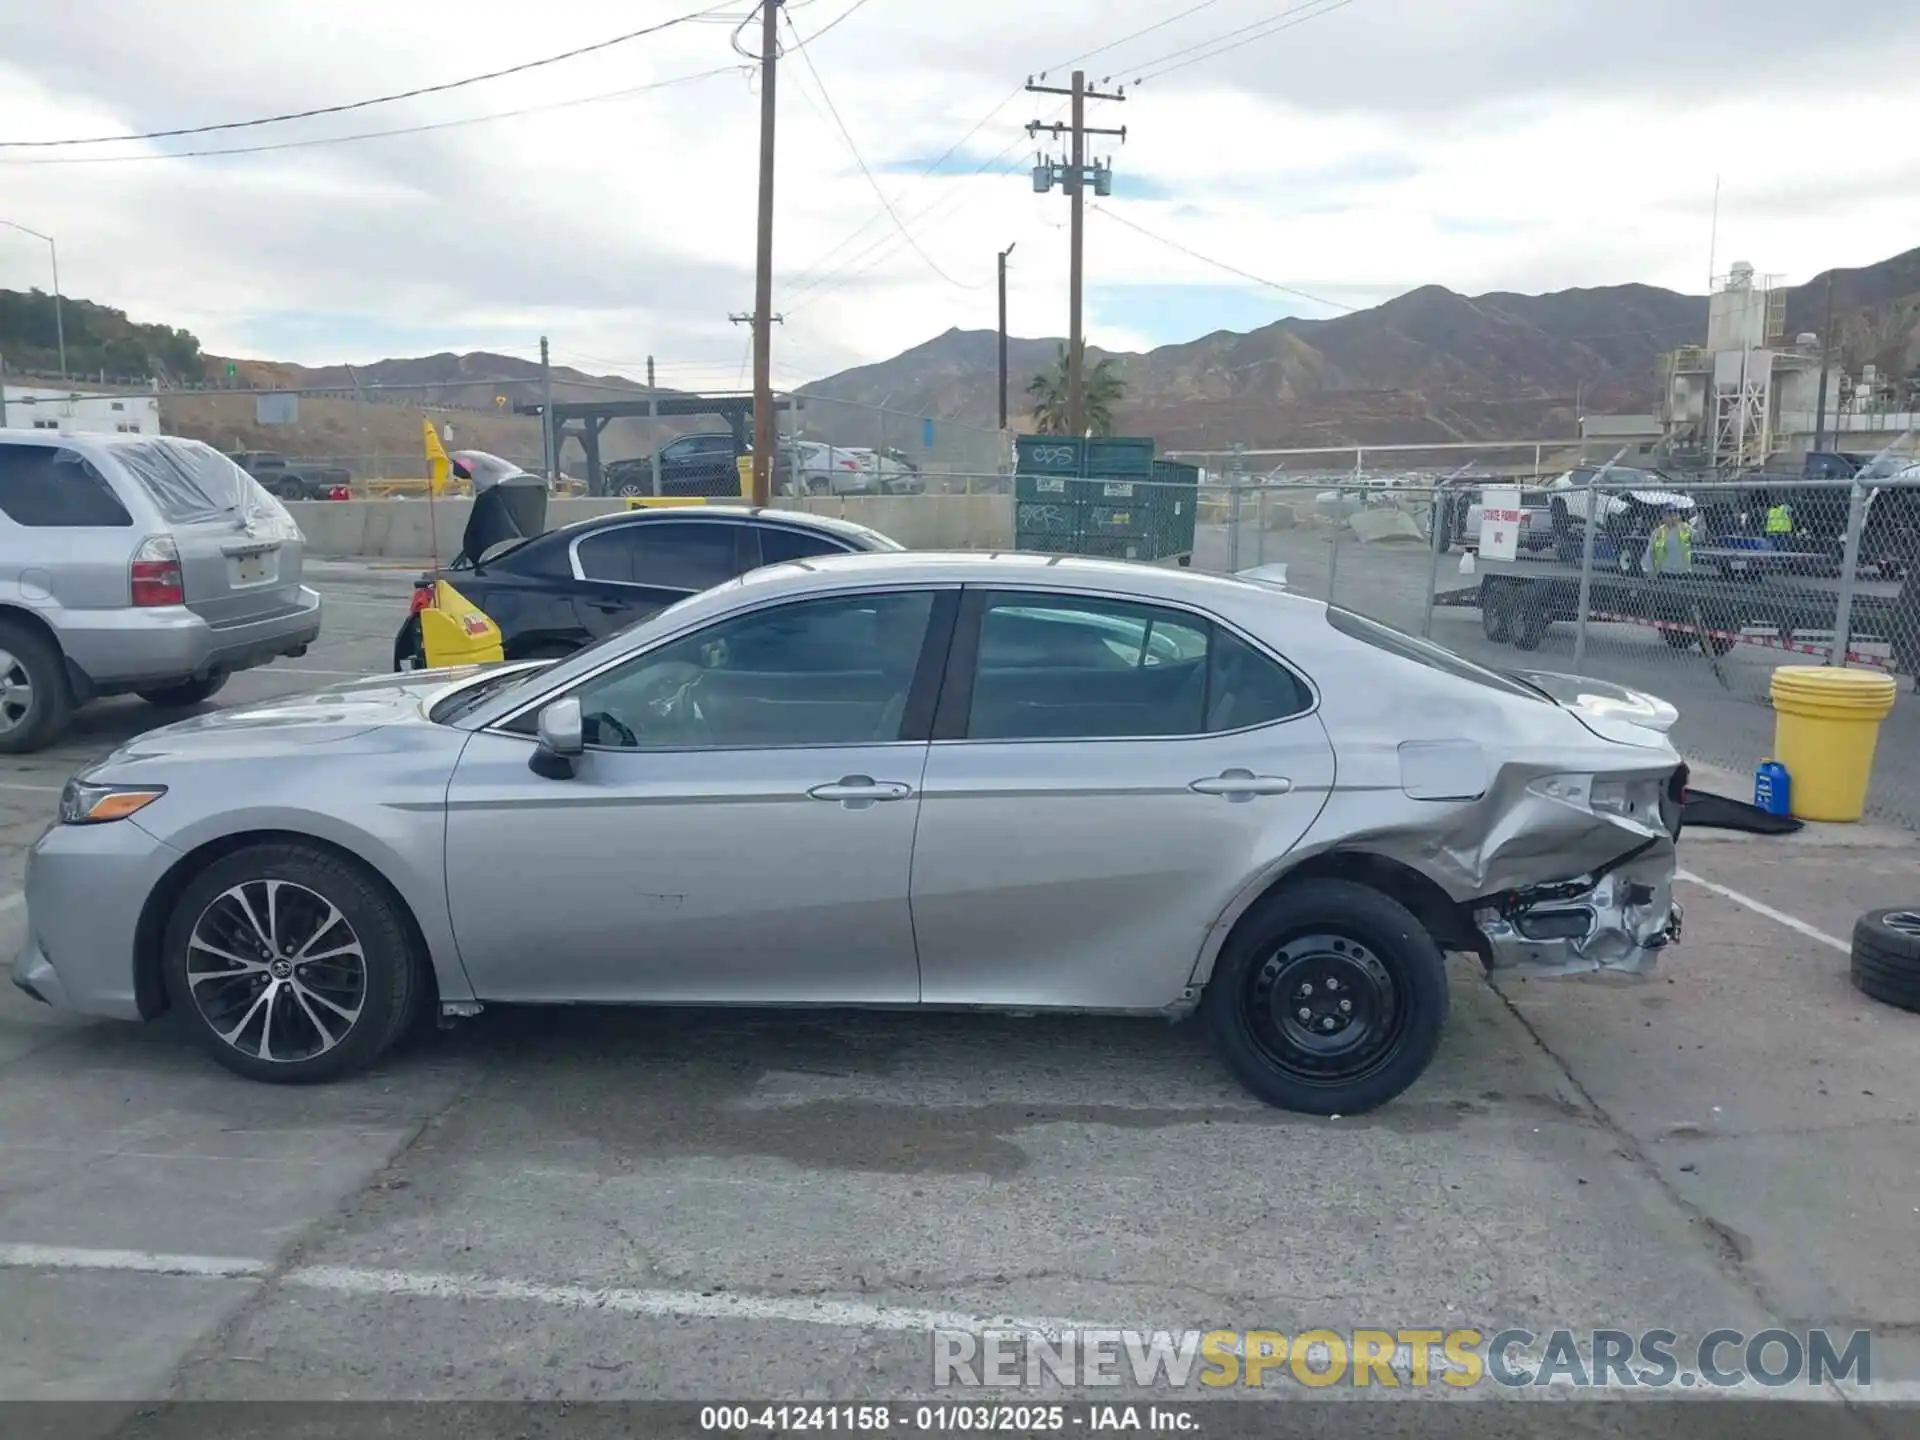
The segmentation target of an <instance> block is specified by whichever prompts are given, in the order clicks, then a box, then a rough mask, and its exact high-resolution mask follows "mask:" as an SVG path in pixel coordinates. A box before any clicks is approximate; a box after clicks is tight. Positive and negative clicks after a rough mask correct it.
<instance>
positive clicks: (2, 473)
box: [0, 445, 133, 529]
mask: <svg viewBox="0 0 1920 1440" xmlns="http://www.w3.org/2000/svg"><path fill="white" fill-rule="evenodd" d="M0 511H3V512H5V514H6V516H7V518H8V519H9V520H11V521H13V523H14V524H16V525H26V526H30V527H32V528H34V529H70V528H75V527H86V526H96V525H99V526H105V525H110V526H115V527H122V526H128V525H131V524H133V517H132V516H131V515H129V514H128V513H127V509H126V506H124V505H122V504H121V503H120V501H119V499H118V497H116V496H115V495H114V493H113V490H112V488H111V487H110V486H109V485H108V484H107V482H106V480H105V478H104V477H102V476H101V474H100V472H99V471H97V470H95V469H94V468H93V466H91V465H89V464H88V463H87V462H86V460H85V459H83V458H82V457H81V456H79V455H77V454H76V453H74V452H73V451H71V450H63V449H60V448H58V447H56V446H52V445H0Z"/></svg>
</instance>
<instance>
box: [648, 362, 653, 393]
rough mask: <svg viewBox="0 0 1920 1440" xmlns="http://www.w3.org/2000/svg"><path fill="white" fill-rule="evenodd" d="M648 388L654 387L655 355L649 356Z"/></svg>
mask: <svg viewBox="0 0 1920 1440" xmlns="http://www.w3.org/2000/svg"><path fill="white" fill-rule="evenodd" d="M647 389H649V390H651V389H653V357H652V356H651V355H649V356H647Z"/></svg>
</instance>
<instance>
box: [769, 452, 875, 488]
mask: <svg viewBox="0 0 1920 1440" xmlns="http://www.w3.org/2000/svg"><path fill="white" fill-rule="evenodd" d="M787 449H788V450H789V451H790V452H791V453H792V455H793V471H792V477H791V478H790V479H789V480H788V481H787V487H786V488H787V490H788V492H789V493H791V494H795V495H802V494H804V495H870V494H873V493H874V492H875V491H877V490H878V489H879V488H880V487H879V485H878V483H877V482H876V480H875V478H874V477H873V476H872V475H871V474H869V473H868V471H867V469H866V467H865V466H864V465H862V464H861V463H860V457H859V455H858V454H857V453H856V452H855V451H852V450H845V449H842V448H841V447H840V446H838V445H827V444H823V443H821V442H820V441H818V440H793V441H789V442H788V444H787Z"/></svg>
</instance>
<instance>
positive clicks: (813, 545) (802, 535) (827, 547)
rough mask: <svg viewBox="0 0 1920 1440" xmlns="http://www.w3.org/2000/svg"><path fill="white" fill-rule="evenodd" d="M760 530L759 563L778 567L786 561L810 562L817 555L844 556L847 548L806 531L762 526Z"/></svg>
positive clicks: (837, 542) (836, 541) (838, 542)
mask: <svg viewBox="0 0 1920 1440" xmlns="http://www.w3.org/2000/svg"><path fill="white" fill-rule="evenodd" d="M759 530H760V563H761V564H763V565H779V564H781V563H783V562H784V561H788V560H811V559H813V558H814V557H816V556H819V555H844V554H846V553H847V547H846V546H845V545H843V544H841V543H840V541H838V540H830V539H828V538H827V537H826V536H824V535H818V534H814V533H812V532H810V531H806V530H788V529H786V528H784V527H775V526H772V525H762V526H760V527H759Z"/></svg>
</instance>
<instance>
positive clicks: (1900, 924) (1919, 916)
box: [1880, 910, 1920, 940]
mask: <svg viewBox="0 0 1920 1440" xmlns="http://www.w3.org/2000/svg"><path fill="white" fill-rule="evenodd" d="M1880 923H1881V924H1882V925H1885V926H1886V927H1887V929H1889V930H1891V931H1893V933H1894V934H1896V935H1904V936H1906V937H1907V939H1909V940H1920V912H1916V911H1913V910H1896V911H1894V913H1893V914H1891V915H1887V916H1884V917H1883V918H1882V919H1881V921H1880Z"/></svg>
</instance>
